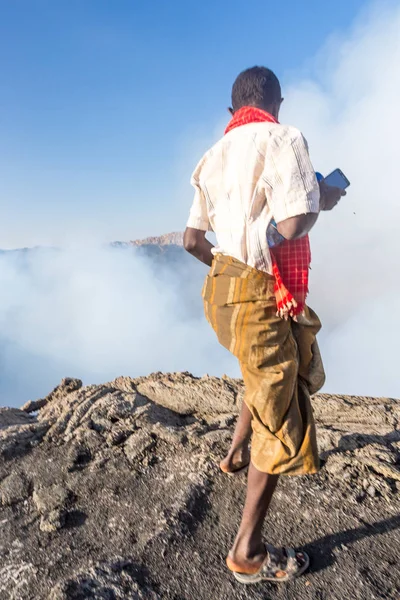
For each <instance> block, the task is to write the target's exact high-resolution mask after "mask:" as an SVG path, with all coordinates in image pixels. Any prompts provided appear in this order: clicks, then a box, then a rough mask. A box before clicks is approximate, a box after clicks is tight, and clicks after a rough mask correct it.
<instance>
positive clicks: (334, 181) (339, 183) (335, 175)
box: [324, 169, 350, 190]
mask: <svg viewBox="0 0 400 600" xmlns="http://www.w3.org/2000/svg"><path fill="white" fill-rule="evenodd" d="M324 183H326V185H330V186H332V187H337V188H340V189H341V190H345V189H346V188H348V187H349V185H350V181H349V180H348V179H347V177H346V175H345V174H344V173H343V171H341V170H340V169H335V170H334V171H332V173H329V175H327V176H326V177H325V178H324Z"/></svg>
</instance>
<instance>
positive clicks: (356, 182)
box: [284, 3, 400, 397]
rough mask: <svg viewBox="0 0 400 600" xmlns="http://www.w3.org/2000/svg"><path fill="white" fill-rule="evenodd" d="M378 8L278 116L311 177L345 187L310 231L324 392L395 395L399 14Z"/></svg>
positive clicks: (324, 59)
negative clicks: (305, 145) (302, 138)
mask: <svg viewBox="0 0 400 600" xmlns="http://www.w3.org/2000/svg"><path fill="white" fill-rule="evenodd" d="M384 6H385V5H384V3H382V4H380V5H379V7H378V6H375V7H373V8H372V9H371V10H370V11H369V12H368V13H367V14H366V15H364V16H363V19H362V20H361V21H360V22H359V23H358V24H357V25H356V27H355V28H354V30H353V32H352V33H351V35H349V36H348V37H347V38H346V39H343V40H339V39H335V40H332V41H331V42H330V43H329V45H328V47H327V48H326V49H324V51H323V52H322V53H321V56H320V57H319V58H318V61H317V62H316V69H317V72H318V78H316V79H314V80H309V81H303V82H300V83H295V84H294V85H292V86H291V87H290V88H289V89H288V90H287V93H286V95H287V106H286V107H285V108H286V110H284V118H285V121H289V122H293V123H295V124H296V125H298V126H299V127H300V128H301V129H302V130H303V131H304V132H305V134H306V137H307V138H308V141H309V144H310V149H311V153H312V158H313V162H314V166H315V168H316V170H319V171H321V172H323V173H324V174H328V173H329V172H330V171H331V170H333V169H334V168H335V167H341V168H342V170H343V171H344V173H345V174H347V175H348V177H349V179H350V181H351V187H350V188H349V190H348V196H347V197H345V198H344V199H343V200H342V202H341V205H340V206H339V207H338V208H337V209H335V210H334V211H333V212H332V213H329V214H326V215H323V216H322V217H321V218H320V220H319V222H318V223H317V225H316V227H315V229H314V230H313V232H312V244H313V270H312V273H311V289H312V294H311V296H310V304H311V305H312V306H314V307H315V308H316V310H317V311H318V313H319V314H320V316H321V317H322V320H323V324H324V330H323V332H322V334H321V337H320V339H321V345H322V349H323V353H324V359H325V363H326V369H327V374H328V381H327V389H328V390H329V391H332V392H336V393H341V392H344V393H350V394H360V395H379V396H383V395H388V396H396V397H399V396H400V382H399V379H398V377H397V352H396V347H397V341H398V339H399V336H400V325H399V321H398V317H397V309H398V306H399V299H398V298H399V291H400V285H399V281H398V280H397V274H396V271H397V269H396V266H398V264H399V257H400V236H399V234H398V232H397V224H398V222H399V217H400V205H399V202H398V198H399V192H398V186H397V183H398V169H399V164H400V149H399V148H400V146H399V143H398V139H399V137H400V120H399V118H398V108H397V107H398V98H399V95H400V70H399V67H398V65H399V64H400V35H399V31H400V6H397V8H393V7H392V8H386V9H385V8H384ZM285 103H286V102H285Z"/></svg>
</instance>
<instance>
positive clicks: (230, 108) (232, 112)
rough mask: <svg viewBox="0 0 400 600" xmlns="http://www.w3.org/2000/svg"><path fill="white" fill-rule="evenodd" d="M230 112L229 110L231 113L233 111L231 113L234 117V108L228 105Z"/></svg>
mask: <svg viewBox="0 0 400 600" xmlns="http://www.w3.org/2000/svg"><path fill="white" fill-rule="evenodd" d="M228 112H229V113H231V115H232V117H233V114H234V110H233V108H232V106H229V107H228Z"/></svg>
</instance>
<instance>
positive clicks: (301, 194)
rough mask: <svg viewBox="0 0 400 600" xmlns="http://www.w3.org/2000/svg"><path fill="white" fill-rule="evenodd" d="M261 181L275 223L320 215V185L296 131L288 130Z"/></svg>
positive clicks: (300, 136)
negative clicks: (266, 187) (312, 214)
mask: <svg viewBox="0 0 400 600" xmlns="http://www.w3.org/2000/svg"><path fill="white" fill-rule="evenodd" d="M264 181H265V183H266V184H267V186H268V188H269V190H270V194H268V197H269V200H270V202H271V209H272V213H273V216H274V219H275V221H276V222H277V223H279V222H281V221H285V219H289V218H290V217H297V216H299V215H304V214H308V213H317V212H319V196H320V193H319V185H318V181H317V178H316V175H315V171H314V168H313V166H312V164H311V160H310V156H309V154H308V145H307V142H306V140H305V139H304V137H303V135H302V134H301V133H300V131H298V130H297V129H293V128H290V130H289V131H288V133H287V135H286V136H284V137H283V138H281V139H280V140H279V143H278V144H277V145H275V146H274V149H273V151H272V152H271V156H270V160H267V161H266V168H265V171H264Z"/></svg>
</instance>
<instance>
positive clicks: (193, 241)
mask: <svg viewBox="0 0 400 600" xmlns="http://www.w3.org/2000/svg"><path fill="white" fill-rule="evenodd" d="M183 247H184V248H185V250H186V252H189V254H191V255H192V256H194V257H195V258H197V259H198V260H200V261H201V262H202V263H204V264H205V265H208V266H209V267H211V263H212V261H213V258H214V256H213V254H212V252H211V250H212V248H214V246H213V245H212V244H211V242H209V241H208V240H207V238H206V232H205V231H201V230H200V229H193V227H186V230H185V234H184V236H183Z"/></svg>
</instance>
